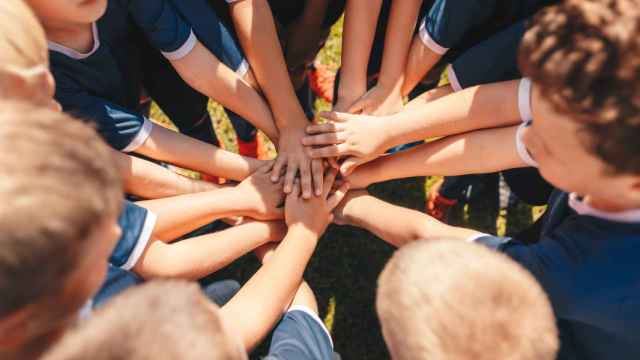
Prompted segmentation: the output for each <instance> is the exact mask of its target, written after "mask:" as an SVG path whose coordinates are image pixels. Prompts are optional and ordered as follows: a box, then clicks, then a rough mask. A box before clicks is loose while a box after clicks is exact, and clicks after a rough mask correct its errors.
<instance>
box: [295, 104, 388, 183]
mask: <svg viewBox="0 0 640 360" xmlns="http://www.w3.org/2000/svg"><path fill="white" fill-rule="evenodd" d="M321 116H322V117H324V118H326V119H328V120H329V122H327V123H324V124H314V125H310V126H308V127H307V134H308V135H307V136H306V137H304V138H303V139H302V143H303V144H304V145H306V146H308V147H309V148H308V149H307V150H308V153H309V155H310V156H311V157H312V158H314V159H321V158H330V157H346V159H345V160H344V161H343V162H342V164H341V165H340V172H341V173H342V175H343V176H348V175H349V174H351V173H352V172H353V170H355V168H356V167H358V166H360V165H362V164H364V163H366V162H369V161H371V160H373V159H375V158H377V157H378V156H380V155H382V154H383V153H384V152H385V150H387V149H386V148H387V146H386V144H385V138H386V135H387V134H386V133H385V132H386V126H387V124H388V122H389V120H388V119H387V118H384V117H375V116H367V115H353V114H346V113H337V112H330V113H322V114H321Z"/></svg>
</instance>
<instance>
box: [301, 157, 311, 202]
mask: <svg viewBox="0 0 640 360" xmlns="http://www.w3.org/2000/svg"><path fill="white" fill-rule="evenodd" d="M311 183H312V181H311V164H310V163H306V164H302V166H300V185H301V187H302V197H303V198H305V199H311V192H312V190H311V185H312V184H311Z"/></svg>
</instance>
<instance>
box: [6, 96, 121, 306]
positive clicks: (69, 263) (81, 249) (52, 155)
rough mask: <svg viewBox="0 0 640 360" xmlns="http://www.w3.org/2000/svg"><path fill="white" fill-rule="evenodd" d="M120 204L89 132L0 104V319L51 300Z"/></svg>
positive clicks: (109, 166) (31, 109) (107, 164)
mask: <svg viewBox="0 0 640 360" xmlns="http://www.w3.org/2000/svg"><path fill="white" fill-rule="evenodd" d="M121 198H122V189H121V183H120V178H119V175H118V173H117V171H116V168H115V165H114V163H113V158H112V156H111V153H110V151H109V148H108V147H107V146H106V144H104V143H103V141H102V140H101V139H100V138H99V136H98V135H97V134H96V133H95V131H94V130H93V129H91V128H90V127H88V126H87V125H84V124H82V123H81V122H79V121H76V120H73V119H72V118H70V117H69V116H67V115H65V114H63V113H59V112H54V111H51V110H48V109H44V108H38V107H35V106H33V105H28V104H23V103H13V102H12V103H8V102H4V103H0V231H1V232H2V236H0V294H2V296H0V318H2V317H3V316H5V315H8V314H10V313H12V312H14V311H16V310H18V309H20V308H21V307H23V306H25V305H28V304H33V303H37V302H39V301H43V300H47V299H49V297H50V296H53V295H56V294H58V292H59V291H61V288H62V285H63V284H64V282H65V280H66V279H67V277H68V276H69V275H70V274H71V272H72V271H73V269H74V267H75V266H76V265H77V264H78V263H79V260H80V259H81V257H82V255H83V254H84V253H85V251H86V245H87V244H86V240H87V238H88V237H89V236H90V235H92V234H93V231H94V230H95V228H96V227H98V226H99V225H100V224H101V223H103V222H104V220H106V219H107V217H108V216H113V217H114V218H115V216H116V215H117V211H118V210H119V206H120V203H121Z"/></svg>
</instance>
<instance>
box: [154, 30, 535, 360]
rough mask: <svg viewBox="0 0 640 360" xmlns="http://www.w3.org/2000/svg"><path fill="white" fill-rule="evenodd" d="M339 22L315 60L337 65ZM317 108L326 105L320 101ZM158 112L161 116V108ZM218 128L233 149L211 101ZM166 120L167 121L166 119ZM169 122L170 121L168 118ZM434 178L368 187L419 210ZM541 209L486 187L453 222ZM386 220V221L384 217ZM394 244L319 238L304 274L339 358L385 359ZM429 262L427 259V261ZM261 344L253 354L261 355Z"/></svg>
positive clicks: (524, 216) (483, 221)
mask: <svg viewBox="0 0 640 360" xmlns="http://www.w3.org/2000/svg"><path fill="white" fill-rule="evenodd" d="M341 35H342V22H339V23H338V24H336V25H335V26H334V28H333V29H332V33H331V37H330V38H329V40H328V41H327V43H326V46H325V48H324V49H323V50H322V51H321V53H320V54H319V55H318V56H319V61H321V62H322V63H324V64H326V65H329V66H330V67H331V68H332V69H338V67H339V63H340V53H341V40H342V36H341ZM316 108H317V109H318V110H325V109H329V108H330V105H329V104H327V103H325V102H323V101H320V100H318V101H317V102H316ZM154 111H155V112H156V117H159V118H161V119H162V116H161V114H160V113H159V110H158V109H157V108H156V109H154ZM211 112H212V113H213V114H214V116H213V118H214V119H215V126H216V131H217V132H218V134H219V135H220V137H221V138H222V139H223V141H224V142H225V144H226V146H227V148H228V149H232V150H233V149H236V148H237V146H236V145H235V135H234V134H233V129H232V128H231V126H230V125H229V123H228V120H227V119H226V116H224V114H223V112H222V111H221V109H220V108H219V107H218V106H216V105H215V104H212V105H211ZM165 121H166V120H165ZM166 123H167V124H169V122H168V121H166ZM434 180H435V178H427V179H425V178H412V179H405V180H399V181H391V182H388V183H384V184H378V185H374V186H372V188H371V189H370V191H371V192H372V193H373V194H374V195H376V196H379V197H380V198H382V199H384V200H387V201H390V202H392V203H394V204H398V205H402V206H406V207H410V208H413V209H418V210H423V209H424V199H425V191H426V189H428V186H429V185H430V184H432V183H433V182H434ZM540 212H541V209H539V208H537V209H534V208H531V207H529V206H526V205H523V204H517V205H515V206H513V207H510V208H508V209H503V210H499V209H498V204H497V198H496V195H495V189H494V190H489V191H486V192H485V193H484V194H482V195H481V196H479V197H476V198H475V199H474V201H472V202H471V203H470V204H468V205H465V206H459V207H456V208H454V209H453V212H452V215H451V219H452V224H454V225H461V226H468V227H472V228H475V229H478V230H481V231H485V232H490V233H498V234H512V233H515V232H517V231H519V230H521V229H523V228H524V227H526V226H527V225H529V224H531V223H532V221H533V219H534V218H535V217H536V216H537V215H538V214H539V213H540ZM382 221H384V220H382ZM392 252H393V249H392V248H391V247H390V246H388V245H386V244H385V243H384V242H383V241H381V240H380V239H378V238H376V237H374V236H373V235H371V234H369V233H367V232H365V231H363V230H360V229H356V228H352V227H338V226H332V227H330V228H329V230H328V231H327V233H326V234H325V235H324V236H323V238H322V239H321V241H320V243H319V246H318V249H317V251H316V254H315V255H314V257H313V258H312V260H311V262H310V264H309V266H308V269H307V272H306V274H305V279H306V280H307V281H308V282H309V284H310V285H311V287H312V288H313V289H314V291H315V293H316V296H317V298H318V302H319V305H320V312H321V314H320V315H321V317H322V318H323V319H324V321H325V323H326V324H327V326H328V328H329V329H330V330H331V332H332V335H333V338H334V342H335V348H336V351H338V352H339V353H340V354H341V355H342V358H343V359H387V358H388V354H387V352H386V349H385V346H384V343H383V339H382V337H381V334H380V328H379V324H378V321H377V319H376V315H375V309H374V296H375V289H376V281H377V277H378V275H379V273H380V271H381V269H382V267H383V266H384V264H385V262H386V261H387V259H388V258H389V256H390V255H391V253H392ZM425 265H428V264H425ZM257 268H258V263H257V261H256V260H255V259H254V258H253V257H252V256H246V257H245V258H243V259H241V260H239V261H237V262H236V263H234V264H233V265H231V266H230V267H229V268H227V269H225V270H223V271H221V272H220V273H219V274H217V275H216V277H220V278H229V277H232V278H235V279H237V280H239V281H241V282H243V281H246V280H247V279H248V278H249V277H250V276H251V275H252V274H253V273H254V272H255V271H256V269H257ZM264 353H265V348H264V346H263V347H262V348H260V349H258V350H257V351H256V355H260V354H264Z"/></svg>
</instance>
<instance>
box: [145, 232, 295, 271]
mask: <svg viewBox="0 0 640 360" xmlns="http://www.w3.org/2000/svg"><path fill="white" fill-rule="evenodd" d="M285 229H286V227H285V225H284V223H283V222H281V221H274V222H259V221H250V222H246V223H243V224H241V225H238V226H235V227H232V228H229V229H226V230H223V231H218V232H215V233H211V234H206V235H202V236H197V237H193V238H189V239H185V240H182V241H179V242H176V243H173V244H167V243H165V242H163V241H160V240H156V241H153V242H152V243H151V244H150V245H149V246H148V247H147V249H145V251H144V253H143V255H142V256H141V258H140V261H138V264H136V266H135V267H134V269H133V270H134V272H136V273H137V274H139V275H141V276H143V277H144V278H147V279H148V278H157V277H161V278H181V279H191V280H196V279H200V278H202V277H204V276H207V275H209V274H212V273H214V272H216V271H218V270H220V269H222V268H224V267H225V266H227V265H229V264H230V263H231V262H233V261H234V260H236V259H238V258H240V257H241V256H243V255H245V254H247V253H248V252H250V251H251V250H253V249H255V248H257V247H259V246H261V245H263V244H266V243H268V242H271V241H279V240H280V239H282V237H283V236H284V232H285Z"/></svg>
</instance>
